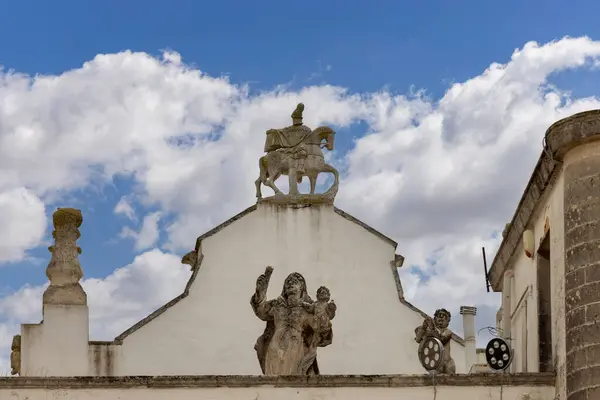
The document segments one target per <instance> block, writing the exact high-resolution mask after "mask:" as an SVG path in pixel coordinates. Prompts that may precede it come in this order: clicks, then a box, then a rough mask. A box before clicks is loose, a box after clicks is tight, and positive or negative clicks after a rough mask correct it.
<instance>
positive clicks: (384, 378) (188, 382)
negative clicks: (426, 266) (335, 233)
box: [0, 373, 555, 390]
mask: <svg viewBox="0 0 600 400" xmlns="http://www.w3.org/2000/svg"><path fill="white" fill-rule="evenodd" d="M501 375H502V379H500V377H499V373H481V374H457V375H438V376H436V377H435V379H433V378H432V376H431V375H315V376H262V375H261V376H252V375H197V376H180V375H173V376H118V377H106V376H104V377H94V376H85V377H64V378H63V377H48V378H44V377H39V378H37V377H18V378H8V377H0V390H2V389H24V388H47V389H103V388H134V387H146V388H169V387H171V388H177V387H185V388H193V387H197V388H214V387H230V388H235V387H259V386H272V387H373V388H375V387H427V386H434V385H435V386H456V387H468V386H477V387H480V386H494V387H495V386H499V385H500V384H502V385H503V386H529V387H536V386H554V380H555V376H554V374H552V373H523V374H501Z"/></svg>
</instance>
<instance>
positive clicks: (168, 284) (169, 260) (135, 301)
mask: <svg viewBox="0 0 600 400" xmlns="http://www.w3.org/2000/svg"><path fill="white" fill-rule="evenodd" d="M189 277H190V271H189V267H187V266H184V265H182V264H181V258H180V257H178V256H175V255H173V254H168V253H163V252H162V251H160V250H158V249H153V250H150V251H147V252H145V253H143V254H140V255H138V256H136V257H135V259H134V260H133V262H132V263H131V264H129V265H127V266H125V267H122V268H118V269H116V270H115V271H114V272H113V273H112V274H110V275H109V276H107V277H106V278H104V279H84V280H82V286H83V288H84V290H85V291H86V293H87V294H88V305H89V308H90V324H91V336H92V338H93V339H94V340H112V339H114V338H115V337H116V336H117V335H118V334H120V333H121V332H122V331H123V330H125V329H127V328H129V327H130V326H132V325H133V324H135V323H136V322H138V321H139V320H141V319H142V318H144V317H145V316H147V315H148V314H150V313H151V312H152V311H154V310H155V309H157V308H158V307H160V306H162V305H163V304H165V303H167V302H168V301H170V300H172V299H173V298H175V297H176V296H178V295H180V294H181V292H182V291H183V288H184V287H185V284H186V282H187V280H188V279H189ZM46 287H47V284H45V285H43V286H36V287H30V286H26V287H23V288H21V289H20V290H18V291H17V292H15V293H13V294H11V295H9V296H6V297H4V298H2V299H0V315H3V316H4V317H5V320H4V321H3V322H2V323H0V363H1V364H0V376H1V375H2V373H3V372H4V370H6V371H8V370H9V368H8V364H7V363H8V354H9V353H10V344H11V342H12V337H13V336H14V335H15V334H16V333H18V332H19V331H20V328H19V324H21V323H39V322H40V321H41V319H42V294H43V292H44V290H45V289H46ZM3 360H4V361H5V362H4V363H2V361H3Z"/></svg>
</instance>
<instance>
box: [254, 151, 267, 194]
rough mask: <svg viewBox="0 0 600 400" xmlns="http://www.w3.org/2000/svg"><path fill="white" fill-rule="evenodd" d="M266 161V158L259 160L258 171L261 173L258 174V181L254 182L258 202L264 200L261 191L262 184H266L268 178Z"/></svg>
mask: <svg viewBox="0 0 600 400" xmlns="http://www.w3.org/2000/svg"><path fill="white" fill-rule="evenodd" d="M265 161H266V160H265V158H264V156H263V157H261V158H260V159H259V160H258V171H259V173H258V179H256V181H254V185H255V186H256V199H257V200H260V199H262V193H261V190H260V185H261V183H264V182H265V179H266V178H267V176H266V172H267V171H266V168H265Z"/></svg>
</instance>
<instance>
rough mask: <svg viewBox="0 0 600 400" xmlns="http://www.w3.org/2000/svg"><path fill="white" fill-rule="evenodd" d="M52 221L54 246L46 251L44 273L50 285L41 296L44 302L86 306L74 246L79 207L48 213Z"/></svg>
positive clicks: (81, 272)
mask: <svg viewBox="0 0 600 400" xmlns="http://www.w3.org/2000/svg"><path fill="white" fill-rule="evenodd" d="M52 221H53V223H54V231H53V232H52V237H53V238H54V245H53V246H50V247H49V248H48V250H50V252H51V253H52V257H51V258H50V263H49V264H48V268H46V276H47V277H48V279H49V280H50V286H48V288H47V289H46V291H45V292H44V296H43V302H44V304H64V305H86V304H87V295H86V293H85V292H84V290H83V288H82V287H81V285H80V284H79V281H80V280H81V278H82V277H83V271H82V270H81V264H79V254H80V253H81V249H80V248H79V247H78V246H77V243H76V242H77V239H79V237H80V233H79V227H80V226H81V224H82V222H83V217H82V215H81V211H80V210H76V209H74V208H59V209H58V210H56V212H55V213H54V215H53V216H52Z"/></svg>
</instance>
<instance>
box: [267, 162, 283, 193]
mask: <svg viewBox="0 0 600 400" xmlns="http://www.w3.org/2000/svg"><path fill="white" fill-rule="evenodd" d="M274 164H277V163H274ZM276 167H278V166H277V165H275V166H270V165H267V170H268V172H267V173H268V175H269V177H268V178H267V179H266V180H265V182H264V183H265V186H268V187H270V188H271V189H273V191H274V192H275V194H276V195H278V194H282V193H281V190H279V188H278V187H277V185H275V181H276V180H277V178H279V176H280V175H281V173H280V172H279V171H277V168H276ZM279 167H280V166H279Z"/></svg>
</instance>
